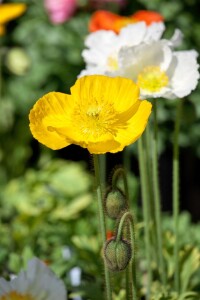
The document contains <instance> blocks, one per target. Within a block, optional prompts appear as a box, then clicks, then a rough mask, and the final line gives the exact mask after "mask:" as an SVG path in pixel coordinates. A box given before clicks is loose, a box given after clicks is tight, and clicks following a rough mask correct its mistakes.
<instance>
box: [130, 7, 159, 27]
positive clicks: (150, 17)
mask: <svg viewBox="0 0 200 300" xmlns="http://www.w3.org/2000/svg"><path fill="white" fill-rule="evenodd" d="M131 17H132V18H134V19H135V20H136V22H140V21H144V22H145V23H146V24H147V25H150V24H151V23H153V22H162V21H164V18H163V16H161V15H160V14H159V13H157V12H155V11H150V10H138V11H137V12H136V13H134V14H133V15H132V16H131Z"/></svg>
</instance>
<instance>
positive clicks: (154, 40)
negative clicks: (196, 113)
mask: <svg viewBox="0 0 200 300" xmlns="http://www.w3.org/2000/svg"><path fill="white" fill-rule="evenodd" d="M164 29H165V28H164V25H163V23H153V24H152V25H151V26H146V25H145V23H143V22H140V23H136V24H132V25H128V26H127V27H125V28H123V29H122V30H121V31H120V34H119V35H117V34H115V33H114V32H112V31H104V30H101V31H97V32H94V33H92V34H90V35H89V36H88V37H87V38H86V46H87V47H88V49H86V50H84V51H83V57H84V59H85V62H86V70H83V71H82V72H81V74H80V76H83V75H91V74H104V75H108V76H111V77H115V76H122V77H126V78H131V79H132V80H133V81H134V82H136V83H138V85H139V86H140V93H141V98H146V97H147V98H148V97H151V98H152V97H164V98H168V99H174V98H182V97H185V96H187V95H189V94H190V93H191V91H192V90H194V89H195V87H196V85H197V82H198V79H199V72H198V67H199V66H198V64H197V56H198V54H197V52H196V51H194V50H191V51H174V47H176V46H178V45H180V43H181V41H182V33H181V32H180V30H178V29H177V30H175V33H174V35H173V37H172V38H171V39H170V40H165V39H161V36H162V34H163V31H164Z"/></svg>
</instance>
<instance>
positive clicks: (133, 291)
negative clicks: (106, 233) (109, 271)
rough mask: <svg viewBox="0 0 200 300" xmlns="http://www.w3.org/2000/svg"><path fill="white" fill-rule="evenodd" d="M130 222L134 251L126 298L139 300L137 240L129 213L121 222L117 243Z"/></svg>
mask: <svg viewBox="0 0 200 300" xmlns="http://www.w3.org/2000/svg"><path fill="white" fill-rule="evenodd" d="M126 221H128V224H129V227H128V229H129V231H130V236H131V246H132V251H133V254H132V255H133V257H132V261H131V262H130V263H129V265H128V268H127V272H126V279H127V280H126V296H127V300H133V299H137V276H136V240H135V226H134V219H133V216H132V214H131V213H130V212H129V211H127V212H125V213H124V214H123V216H122V218H121V219H120V221H119V225H118V229H117V238H116V242H117V243H118V242H119V241H120V240H121V238H122V232H123V227H124V223H125V222H126Z"/></svg>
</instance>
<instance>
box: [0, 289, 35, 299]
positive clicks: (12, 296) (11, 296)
mask: <svg viewBox="0 0 200 300" xmlns="http://www.w3.org/2000/svg"><path fill="white" fill-rule="evenodd" d="M0 300H34V298H33V297H32V296H31V295H29V294H19V293H18V292H15V291H12V292H10V293H8V294H5V295H3V296H1V297H0Z"/></svg>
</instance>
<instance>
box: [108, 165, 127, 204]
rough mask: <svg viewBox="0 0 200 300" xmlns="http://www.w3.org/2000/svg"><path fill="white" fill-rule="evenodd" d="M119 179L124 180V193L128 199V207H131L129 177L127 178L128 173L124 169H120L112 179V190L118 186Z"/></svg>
mask: <svg viewBox="0 0 200 300" xmlns="http://www.w3.org/2000/svg"><path fill="white" fill-rule="evenodd" d="M119 177H122V179H123V184H124V192H125V195H126V199H127V205H128V206H129V192H128V181H127V177H126V172H125V171H124V169H123V168H118V169H117V170H116V171H115V172H114V174H113V177H112V188H115V187H116V186H117V182H118V180H119Z"/></svg>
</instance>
